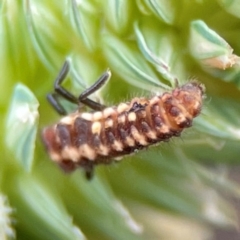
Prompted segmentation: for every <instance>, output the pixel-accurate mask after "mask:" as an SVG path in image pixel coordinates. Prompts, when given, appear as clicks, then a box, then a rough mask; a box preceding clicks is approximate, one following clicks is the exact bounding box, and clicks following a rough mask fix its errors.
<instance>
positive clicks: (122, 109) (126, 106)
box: [117, 103, 129, 113]
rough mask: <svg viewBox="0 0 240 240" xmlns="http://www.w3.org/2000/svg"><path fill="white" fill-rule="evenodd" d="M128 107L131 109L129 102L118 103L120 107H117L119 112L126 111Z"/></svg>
mask: <svg viewBox="0 0 240 240" xmlns="http://www.w3.org/2000/svg"><path fill="white" fill-rule="evenodd" d="M127 109H129V106H128V104H126V103H120V104H119V105H118V107H117V112H118V113H122V112H124V111H126V110H127Z"/></svg>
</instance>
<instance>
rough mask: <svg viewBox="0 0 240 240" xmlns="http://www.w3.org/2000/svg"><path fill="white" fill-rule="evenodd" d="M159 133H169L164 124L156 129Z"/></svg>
mask: <svg viewBox="0 0 240 240" xmlns="http://www.w3.org/2000/svg"><path fill="white" fill-rule="evenodd" d="M156 129H159V132H161V133H169V131H170V130H169V127H168V126H167V125H166V124H163V125H162V126H161V127H156Z"/></svg>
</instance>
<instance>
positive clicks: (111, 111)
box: [103, 107, 116, 118]
mask: <svg viewBox="0 0 240 240" xmlns="http://www.w3.org/2000/svg"><path fill="white" fill-rule="evenodd" d="M113 114H116V111H115V110H114V109H113V108H111V107H109V108H105V109H104V110H103V116H104V118H108V117H109V116H111V115H113Z"/></svg>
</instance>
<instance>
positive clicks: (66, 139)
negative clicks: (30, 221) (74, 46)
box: [42, 62, 205, 179]
mask: <svg viewBox="0 0 240 240" xmlns="http://www.w3.org/2000/svg"><path fill="white" fill-rule="evenodd" d="M68 69H69V63H68V62H66V63H65V64H64V66H63V68H62V70H61V72H60V74H59V76H58V77H57V79H56V81H55V85H54V86H55V92H54V93H53V94H50V95H49V96H48V100H49V101H50V103H51V104H52V105H53V107H54V108H55V109H56V110H57V111H58V112H59V113H60V114H64V113H65V109H64V108H63V107H62V106H61V105H60V102H59V101H58V98H57V97H56V95H59V96H61V97H63V98H65V99H67V100H68V101H70V102H72V103H74V104H78V105H80V106H82V105H86V106H88V107H90V108H92V109H93V110H94V111H97V112H96V113H95V112H94V111H93V112H88V113H82V112H80V110H78V111H76V112H75V113H72V114H71V115H69V116H67V117H65V118H63V119H61V120H60V122H59V123H56V124H55V125H52V126H49V127H46V128H45V129H44V130H43V132H42V139H43V142H44V144H45V146H46V149H47V151H48V153H49V155H50V157H51V158H52V160H53V161H55V162H57V163H58V164H59V166H60V167H61V168H63V169H64V170H65V171H66V172H71V171H73V170H75V169H76V168H78V167H81V168H83V169H84V170H85V172H86V177H87V178H88V179H90V178H91V177H92V171H93V168H94V166H95V165H98V164H109V163H111V162H113V161H114V158H119V157H121V156H124V155H128V154H131V153H134V152H136V151H137V150H141V149H143V148H147V147H148V146H150V145H153V144H156V143H159V142H161V141H169V140H170V139H171V138H172V137H173V136H180V134H181V132H182V131H183V130H184V129H185V128H188V127H190V126H191V125H192V121H193V118H195V117H196V116H197V115H199V114H200V112H201V108H202V104H203V98H204V91H205V89H204V86H203V85H202V84H200V83H198V82H197V81H191V82H188V83H186V84H184V85H183V86H180V87H176V88H175V89H173V90H172V92H165V93H163V94H162V95H161V96H153V97H152V98H137V97H136V98H134V99H132V100H131V101H130V102H126V103H124V104H123V103H121V105H118V106H112V107H108V108H107V109H106V107H105V106H104V105H101V104H100V103H97V102H94V101H92V100H91V99H89V98H88V97H89V96H90V95H91V94H92V93H93V92H95V91H96V90H98V89H99V88H100V87H101V86H102V85H103V84H105V82H106V81H107V79H108V78H109V77H110V71H106V72H105V73H103V75H102V76H101V77H100V78H99V79H98V81H97V82H96V83H95V84H93V85H92V86H91V87H90V88H88V89H86V90H85V91H84V92H83V93H82V94H80V96H79V97H78V98H76V97H75V96H73V95H72V94H71V93H70V92H68V91H67V90H66V89H63V87H62V86H61V83H62V81H63V80H64V78H65V76H66V75H67V72H68ZM59 96H58V97H59Z"/></svg>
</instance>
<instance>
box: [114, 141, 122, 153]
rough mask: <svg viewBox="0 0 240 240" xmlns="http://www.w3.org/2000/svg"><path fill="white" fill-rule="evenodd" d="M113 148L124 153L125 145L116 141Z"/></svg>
mask: <svg viewBox="0 0 240 240" xmlns="http://www.w3.org/2000/svg"><path fill="white" fill-rule="evenodd" d="M112 148H113V149H114V150H116V151H122V150H123V145H122V143H121V142H119V141H117V140H115V141H114V142H113V144H112Z"/></svg>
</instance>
